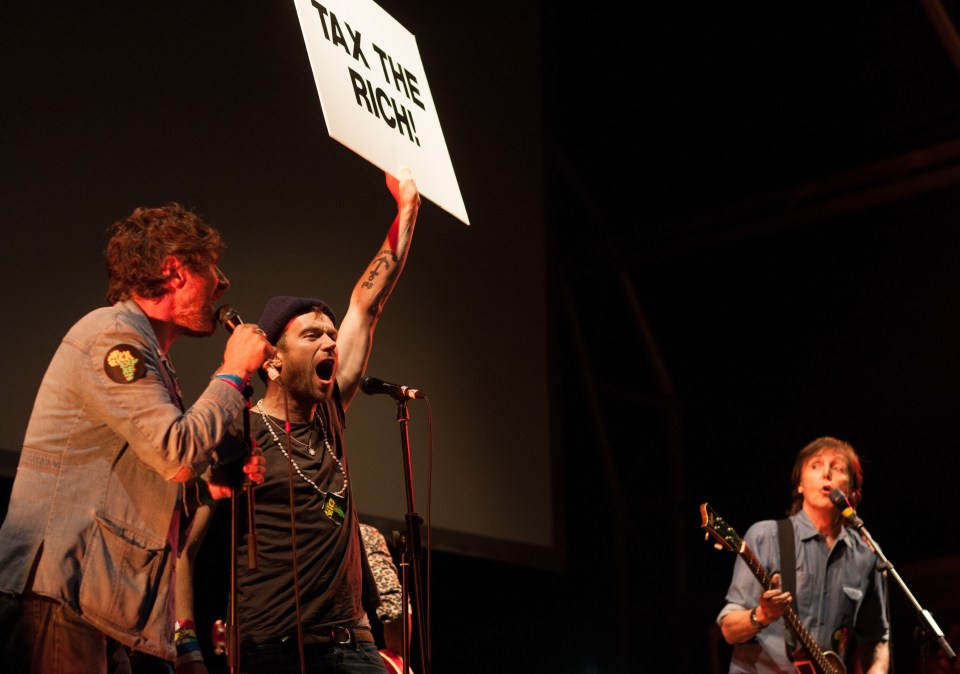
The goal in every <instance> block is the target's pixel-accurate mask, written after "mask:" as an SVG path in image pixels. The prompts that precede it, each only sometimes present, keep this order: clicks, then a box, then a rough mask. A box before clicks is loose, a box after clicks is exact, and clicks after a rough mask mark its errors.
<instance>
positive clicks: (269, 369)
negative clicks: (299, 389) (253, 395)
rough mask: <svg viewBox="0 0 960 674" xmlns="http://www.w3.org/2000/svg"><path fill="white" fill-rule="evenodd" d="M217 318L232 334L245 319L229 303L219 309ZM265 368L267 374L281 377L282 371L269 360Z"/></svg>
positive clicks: (272, 376)
mask: <svg viewBox="0 0 960 674" xmlns="http://www.w3.org/2000/svg"><path fill="white" fill-rule="evenodd" d="M217 320H218V321H219V322H220V325H222V326H223V327H224V328H226V329H227V332H229V333H231V334H233V331H234V330H236V329H237V326H238V325H243V321H242V320H241V319H240V314H238V313H237V310H236V309H234V308H233V307H231V306H230V305H229V304H224V305H223V306H222V307H220V308H219V309H217ZM263 369H264V371H266V373H267V376H268V377H270V379H273V380H274V381H275V380H277V379H278V378H279V377H280V371H279V370H277V368H276V367H274V366H273V365H271V364H270V363H269V361H268V362H266V363H264V364H263Z"/></svg>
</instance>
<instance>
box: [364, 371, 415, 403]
mask: <svg viewBox="0 0 960 674" xmlns="http://www.w3.org/2000/svg"><path fill="white" fill-rule="evenodd" d="M360 389H361V390H362V391H363V392H364V393H366V394H367V395H368V396H372V395H376V394H378V393H386V394H387V395H388V396H391V397H393V399H394V400H396V401H397V402H403V401H404V400H409V399H412V398H426V397H427V396H426V395H424V393H423V392H422V391H418V390H417V389H415V388H410V387H409V386H400V385H399V384H388V383H387V382H385V381H382V380H380V379H377V378H376V377H364V378H363V379H362V380H360Z"/></svg>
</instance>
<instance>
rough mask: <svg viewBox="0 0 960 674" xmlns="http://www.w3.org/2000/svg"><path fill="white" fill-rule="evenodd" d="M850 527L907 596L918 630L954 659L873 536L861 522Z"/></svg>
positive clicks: (932, 620) (944, 640)
mask: <svg viewBox="0 0 960 674" xmlns="http://www.w3.org/2000/svg"><path fill="white" fill-rule="evenodd" d="M852 527H853V528H854V529H856V530H857V531H858V532H859V533H860V536H861V537H862V538H863V540H864V542H865V543H866V544H867V546H868V547H869V548H870V549H871V550H873V552H874V554H876V555H877V558H878V559H879V560H880V564H879V568H880V570H881V571H884V572H889V573H890V575H891V576H893V578H894V580H896V581H897V584H898V585H899V586H900V589H902V590H903V593H904V594H905V595H907V599H909V600H910V603H911V604H913V607H914V608H915V609H916V611H917V616H918V617H919V619H920V621H921V623H922V624H921V627H920V630H921V631H922V632H923V633H925V634H927V635H929V634H932V635H933V636H934V637H935V638H936V640H937V642H938V643H939V644H940V648H942V649H943V652H944V653H945V654H946V656H947V658H948V659H950V660H953V659H955V658H956V657H957V654H956V653H954V652H953V649H952V648H951V647H950V644H949V643H948V642H947V640H946V638H944V636H943V631H942V630H941V629H940V626H939V625H937V621H936V620H934V619H933V615H932V614H931V613H930V611H928V610H926V609H925V608H923V607H922V606H920V602H918V601H917V598H916V597H914V596H913V593H912V592H911V591H910V589H909V588H908V587H907V584H906V583H905V582H903V579H902V578H901V577H900V574H899V573H897V570H896V569H895V568H893V564H892V563H891V562H890V560H888V559H887V557H886V555H884V554H883V551H882V550H881V549H880V545H879V544H878V543H877V542H876V541H875V540H873V536H871V535H870V532H869V531H867V528H866V527H865V526H864V525H863V522H860V521H858V522H857V523H856V524H854V525H852Z"/></svg>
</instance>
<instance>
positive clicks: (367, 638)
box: [251, 625, 375, 648]
mask: <svg viewBox="0 0 960 674" xmlns="http://www.w3.org/2000/svg"><path fill="white" fill-rule="evenodd" d="M374 642H375V640H374V638H373V632H371V631H370V629H369V628H362V627H360V628H352V629H351V628H347V627H342V626H340V625H337V626H336V627H331V628H329V629H325V630H321V631H317V632H304V634H303V644H304V645H305V646H306V645H309V644H330V645H338V646H349V645H351V644H356V643H374ZM296 643H297V637H296V636H283V637H277V638H275V639H268V640H267V641H258V642H256V643H254V644H251V648H257V647H258V646H294V645H296Z"/></svg>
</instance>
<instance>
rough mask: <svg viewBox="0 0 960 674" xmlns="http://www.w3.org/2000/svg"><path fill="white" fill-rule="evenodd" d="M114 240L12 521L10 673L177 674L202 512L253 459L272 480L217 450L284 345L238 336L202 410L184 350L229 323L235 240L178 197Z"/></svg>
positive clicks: (0, 627) (25, 458) (31, 442)
mask: <svg viewBox="0 0 960 674" xmlns="http://www.w3.org/2000/svg"><path fill="white" fill-rule="evenodd" d="M107 234H108V237H109V240H108V243H107V246H106V250H105V258H106V268H107V276H108V291H107V299H108V301H109V303H110V304H111V306H106V307H101V308H98V309H95V310H93V311H91V312H90V313H88V314H87V315H86V316H84V317H83V318H81V319H80V320H79V321H77V322H76V323H75V324H74V325H73V327H71V328H70V330H69V331H68V332H67V334H66V335H65V336H64V338H63V340H62V341H61V343H60V346H59V348H58V349H57V351H56V353H55V354H54V356H53V359H52V360H51V361H50V364H49V366H48V368H47V371H46V374H45V375H44V377H43V380H42V382H41V384H40V388H39V391H38V393H37V397H36V400H35V403H34V408H33V413H32V415H31V417H30V420H29V423H28V425H27V430H26V434H25V437H24V442H23V448H22V451H21V454H20V461H19V466H18V469H17V475H16V479H15V480H14V483H13V490H12V494H11V498H10V505H9V509H8V512H7V516H6V519H5V521H4V523H3V527H2V528H0V614H2V616H3V624H0V632H2V633H3V634H4V638H5V639H7V644H6V646H5V649H4V658H5V667H6V669H5V671H8V672H11V671H13V672H31V673H44V674H49V673H65V672H80V671H82V672H102V673H106V672H129V671H140V672H143V671H172V666H171V664H170V662H171V661H172V660H173V659H174V647H173V631H174V616H173V615H172V603H173V582H174V574H173V570H174V566H175V560H176V558H177V556H178V554H179V551H180V548H181V546H182V543H183V541H184V539H185V537H186V534H187V531H188V529H189V524H190V516H191V515H192V511H193V509H194V508H195V507H196V506H197V504H198V503H199V502H205V501H209V500H210V499H211V498H217V497H221V498H222V497H224V496H226V495H229V494H230V493H232V491H233V489H234V488H235V487H236V486H238V485H239V484H240V483H241V478H242V474H241V472H240V471H239V470H236V468H237V467H238V466H240V465H242V466H243V472H246V473H247V474H248V475H250V477H251V479H253V480H254V481H257V482H259V481H262V463H263V460H262V457H245V456H244V453H238V454H237V455H234V456H222V455H220V456H218V455H217V453H216V452H215V450H216V448H217V444H218V443H219V442H220V440H221V438H222V437H223V435H224V432H225V431H226V429H227V428H228V427H229V426H230V425H231V424H232V423H233V422H234V421H235V420H236V419H237V418H238V417H240V416H241V414H242V412H243V410H244V408H245V403H246V401H245V398H244V395H243V393H242V389H243V387H244V386H245V383H246V381H247V380H248V379H249V377H250V375H251V374H252V373H253V372H255V371H256V370H257V369H258V368H259V367H260V366H261V365H262V363H263V362H264V360H266V359H267V358H268V357H271V356H272V355H273V353H274V349H273V347H272V346H270V344H269V343H268V342H267V341H266V339H265V338H264V336H263V334H262V332H261V331H259V330H258V329H257V328H256V326H254V325H241V326H239V327H237V328H236V329H235V330H234V331H233V334H232V335H231V336H230V338H229V340H228V341H227V345H226V348H225V350H224V354H223V362H222V363H221V365H220V367H219V368H218V369H217V370H216V371H215V372H214V373H212V376H211V378H210V383H209V384H208V386H207V387H206V389H205V390H204V391H203V393H201V394H200V396H199V398H198V399H197V400H196V401H195V402H194V403H193V405H191V406H190V407H186V406H185V405H184V403H183V400H182V399H181V394H180V387H179V384H178V380H177V374H176V372H175V371H174V369H173V365H172V363H171V361H170V356H169V351H170V347H171V346H172V345H173V343H174V341H175V340H176V339H177V337H179V336H180V335H189V336H209V335H211V334H213V332H214V331H215V330H216V328H217V325H218V321H217V311H216V309H215V308H214V305H215V303H216V302H218V301H219V300H220V298H221V297H222V296H223V293H224V292H225V291H226V289H227V288H228V287H229V285H230V284H229V281H228V280H227V278H226V277H225V276H224V275H223V272H221V271H220V268H219V266H218V264H219V257H220V253H221V251H222V250H223V248H224V243H223V241H222V239H221V237H220V234H219V233H218V232H217V231H216V230H215V229H214V228H213V227H211V226H210V225H208V224H207V223H205V222H204V221H203V220H202V219H201V218H200V217H199V216H198V215H196V214H195V213H193V212H190V211H188V210H186V209H184V208H183V207H181V206H180V205H179V204H176V203H170V204H167V205H166V206H164V207H160V208H137V209H136V210H134V211H133V212H132V213H131V214H130V215H129V216H128V217H126V218H124V219H122V220H119V221H117V222H115V223H114V224H113V225H111V226H110V227H109V228H108V230H107ZM238 459H243V460H238ZM231 462H233V464H232V467H233V468H234V470H229V469H230V466H229V465H227V464H230V463H231Z"/></svg>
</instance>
